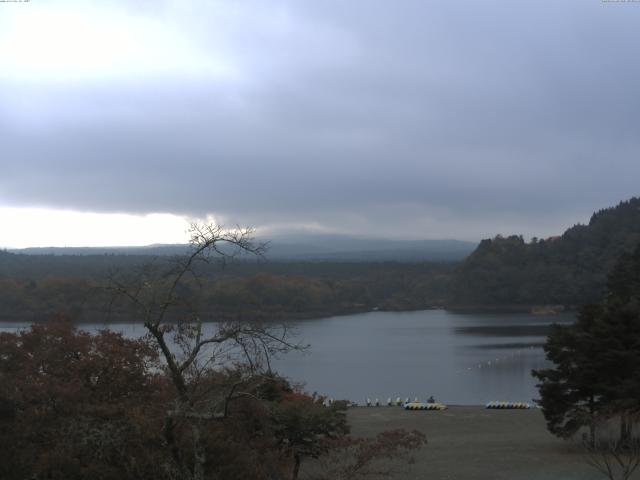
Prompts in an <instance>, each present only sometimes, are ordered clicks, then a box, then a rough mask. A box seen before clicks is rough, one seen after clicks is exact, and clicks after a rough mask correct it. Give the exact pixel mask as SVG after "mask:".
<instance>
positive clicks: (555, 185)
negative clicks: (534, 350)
mask: <svg viewBox="0 0 640 480" xmlns="http://www.w3.org/2000/svg"><path fill="white" fill-rule="evenodd" d="M638 59H640V3H635V2H619V3H615V2H602V1H600V0H575V1H573V0H549V1H544V0H535V1H533V0H530V1H524V0H523V1H507V0H503V1H492V0H484V1H479V0H467V1H450V2H449V1H442V0H439V1H427V0H416V1H410V0H398V1H389V0H349V1H345V0H335V1H331V0H322V1H319V0H308V1H302V0H291V1H266V0H260V1H243V0H226V1H211V0H207V1H196V0H176V1H171V0H169V1H160V0H153V1H130V0H129V1H122V2H119V1H109V0H100V1H99V2H98V1H95V2H87V1H84V2H72V1H57V2H56V1H45V0H32V1H31V2H29V3H0V163H1V165H0V166H1V174H0V222H1V223H0V224H1V225H2V227H1V230H0V236H1V237H2V238H0V245H5V246H27V245H100V244H140V243H152V242H153V241H156V240H157V241H158V242H167V241H179V240H180V239H181V238H183V237H184V225H186V222H187V221H188V219H190V218H206V217H208V218H210V219H215V220H217V221H220V222H225V223H231V224H242V225H247V224H249V225H253V226H256V227H259V228H261V229H262V231H263V232H264V233H265V234H268V235H270V234H274V235H275V234H277V233H279V232H280V233H281V232H283V231H287V230H291V229H295V230H300V229H302V230H311V231H321V232H338V233H348V234H354V235H370V236H382V237H394V238H459V239H471V240H478V239H481V238H485V237H491V236H494V235H495V234H496V233H503V234H509V233H519V234H520V233H521V234H524V235H525V236H531V235H538V236H547V235H553V234H557V233H560V232H561V231H562V230H563V229H564V228H565V227H567V226H570V225H572V224H574V223H576V222H579V221H580V222H585V221H588V218H589V216H590V213H591V212H592V211H593V210H595V209H598V208H601V207H605V206H610V205H613V204H616V203H617V202H618V201H620V200H623V199H626V198H629V197H631V196H633V195H638V194H640V188H639V187H640V61H639V60H638ZM152 214H155V215H152ZM158 214H159V215H158ZM132 215H134V216H132Z"/></svg>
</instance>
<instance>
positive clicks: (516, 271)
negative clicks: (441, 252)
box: [451, 198, 640, 307]
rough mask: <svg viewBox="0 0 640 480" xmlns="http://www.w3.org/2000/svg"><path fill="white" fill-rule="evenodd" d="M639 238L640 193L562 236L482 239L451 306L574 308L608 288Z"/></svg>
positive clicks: (461, 272)
mask: <svg viewBox="0 0 640 480" xmlns="http://www.w3.org/2000/svg"><path fill="white" fill-rule="evenodd" d="M639 243H640V198H632V199H630V200H628V201H624V202H621V203H620V204H619V205H617V206H615V207H612V208H608V209H604V210H600V211H599V212H596V213H594V214H593V216H592V217H591V220H590V221H589V224H588V225H576V226H574V227H572V228H569V229H568V230H567V231H565V232H564V234H562V235H561V236H559V237H551V238H548V239H537V238H533V239H531V241H530V242H527V241H525V240H524V238H523V237H522V236H519V235H512V236H508V237H503V236H497V237H495V238H494V239H487V240H483V241H482V242H481V243H480V244H479V245H478V248H477V249H476V250H475V251H474V252H473V253H472V254H471V255H470V256H469V257H468V258H467V259H466V260H465V261H464V262H463V263H462V264H461V265H460V266H459V268H458V269H457V271H456V274H455V278H454V280H453V281H452V291H451V305H454V306H461V305H475V306H509V305H513V306H517V305H522V306H530V305H540V304H554V305H565V306H570V307H576V306H579V305H583V304H587V303H592V302H594V301H595V300H596V299H598V298H600V296H601V295H602V294H603V293H604V292H605V290H606V282H607V275H608V273H609V272H611V270H612V268H613V266H614V264H615V262H616V261H617V259H618V258H619V257H620V256H621V255H622V254H624V253H629V252H631V251H633V249H634V248H635V246H636V245H638V244H639Z"/></svg>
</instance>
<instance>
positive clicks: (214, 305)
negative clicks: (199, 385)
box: [0, 252, 455, 322]
mask: <svg viewBox="0 0 640 480" xmlns="http://www.w3.org/2000/svg"><path fill="white" fill-rule="evenodd" d="M172 261H173V260H172V259H171V257H153V256H144V255H137V256H128V255H88V256H79V255H78V256H75V255H16V254H10V253H3V252H0V321H29V322H32V321H38V320H42V319H45V318H47V317H48V316H50V315H52V314H57V313H64V314H65V315H67V316H69V317H71V318H72V319H74V320H76V321H99V322H101V321H127V320H130V319H131V316H130V312H128V311H127V310H126V309H124V308H122V306H121V305H118V304H111V302H110V292H109V291H108V290H107V289H106V287H107V286H108V285H109V278H110V277H111V276H112V275H114V274H115V273H119V274H124V275H135V274H136V272H139V271H140V266H144V265H146V266H150V265H152V266H153V265H155V266H162V265H166V264H167V263H171V262H172ZM454 266H455V265H454V264H449V263H429V262H418V263H403V262H358V263H347V262H256V261H235V262H232V263H228V264H226V265H224V266H221V265H220V264H218V263H216V262H213V263H211V264H209V265H203V266H202V269H201V272H200V273H201V278H200V281H199V282H196V281H195V280H194V281H190V282H185V285H184V288H185V289H190V290H191V291H192V292H193V295H194V296H198V298H199V299H200V302H202V305H201V308H202V311H204V312H206V313H207V316H208V318H209V319H212V320H213V319H229V318H239V317H242V318H255V319H260V318H261V319H282V318H303V317H320V316H326V315H334V314H342V313H351V312H360V311H367V310H372V309H376V308H377V309H381V310H414V309H421V308H429V307H433V306H443V305H444V304H445V303H446V299H447V295H448V292H449V280H450V279H451V274H452V272H453V269H454Z"/></svg>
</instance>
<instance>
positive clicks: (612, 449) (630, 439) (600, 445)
mask: <svg viewBox="0 0 640 480" xmlns="http://www.w3.org/2000/svg"><path fill="white" fill-rule="evenodd" d="M594 422H595V424H594V425H593V427H594V428H593V430H595V431H597V435H596V436H595V438H591V437H588V436H587V435H586V434H585V435H584V438H583V439H582V448H583V449H584V452H585V457H586V462H587V463H588V464H589V465H591V466H592V467H593V468H595V469H596V470H598V471H599V472H600V473H602V474H603V475H604V476H605V477H606V478H608V479H609V480H618V479H620V480H628V479H630V478H631V476H632V475H633V474H634V472H635V471H636V470H637V468H638V466H640V431H639V427H640V416H638V415H637V414H636V415H631V414H624V415H622V416H620V415H617V416H607V417H604V416H601V417H599V418H598V419H597V420H594Z"/></svg>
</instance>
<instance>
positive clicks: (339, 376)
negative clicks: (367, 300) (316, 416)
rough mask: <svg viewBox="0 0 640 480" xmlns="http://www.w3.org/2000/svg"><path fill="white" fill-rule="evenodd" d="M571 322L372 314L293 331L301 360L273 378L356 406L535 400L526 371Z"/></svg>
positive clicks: (283, 363)
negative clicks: (555, 330) (306, 346)
mask: <svg viewBox="0 0 640 480" xmlns="http://www.w3.org/2000/svg"><path fill="white" fill-rule="evenodd" d="M572 320H573V317H572V315H560V316H534V315H527V314H453V313H448V312H446V311H443V310H427V311H421V312H372V313H365V314H359V315H350V316H347V317H332V318H326V319H321V320H310V321H304V322H299V323H297V324H296V327H297V331H298V334H299V335H300V337H301V339H302V340H303V341H304V342H308V343H310V344H311V345H312V347H311V352H310V354H308V355H301V354H297V353H296V354H289V355H287V356H286V357H283V358H282V359H280V360H279V361H278V362H276V364H277V366H278V368H279V370H280V371H281V372H282V373H284V374H286V375H288V376H289V377H290V378H292V379H294V380H296V379H298V380H300V379H304V380H306V388H307V390H310V391H318V392H322V393H325V394H328V395H330V396H332V397H335V398H349V399H351V400H354V401H357V402H360V403H361V402H363V401H364V400H365V398H366V397H370V398H372V399H374V398H376V397H378V398H380V399H381V400H383V399H386V398H388V397H392V398H395V397H397V396H400V397H402V398H405V397H411V398H413V397H415V396H417V397H419V398H421V399H426V398H427V397H428V396H429V395H434V396H435V397H436V399H437V400H439V401H443V402H447V403H451V404H480V403H486V402H488V401H490V400H508V401H531V400H532V399H533V398H535V397H537V391H536V388H535V380H534V379H533V378H532V377H531V370H532V369H537V368H544V367H545V366H547V364H546V361H545V359H544V352H543V351H542V345H543V343H544V340H545V336H546V334H547V333H548V330H549V325H550V324H551V323H553V322H558V323H566V322H571V321H572Z"/></svg>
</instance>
